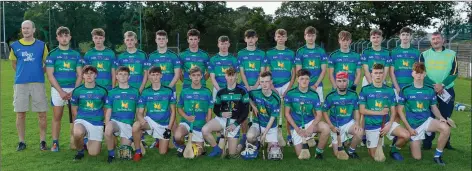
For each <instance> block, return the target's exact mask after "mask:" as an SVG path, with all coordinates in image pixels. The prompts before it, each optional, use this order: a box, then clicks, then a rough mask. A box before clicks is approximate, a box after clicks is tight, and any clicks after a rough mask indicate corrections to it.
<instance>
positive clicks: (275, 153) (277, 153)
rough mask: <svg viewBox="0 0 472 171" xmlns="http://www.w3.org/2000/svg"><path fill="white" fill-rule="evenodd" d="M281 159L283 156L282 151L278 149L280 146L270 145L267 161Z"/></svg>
mask: <svg viewBox="0 0 472 171" xmlns="http://www.w3.org/2000/svg"><path fill="white" fill-rule="evenodd" d="M283 157H284V156H283V153H282V149H281V148H280V146H279V145H278V144H277V143H273V144H271V145H270V148H269V155H268V157H267V158H268V159H269V160H282V159H283Z"/></svg>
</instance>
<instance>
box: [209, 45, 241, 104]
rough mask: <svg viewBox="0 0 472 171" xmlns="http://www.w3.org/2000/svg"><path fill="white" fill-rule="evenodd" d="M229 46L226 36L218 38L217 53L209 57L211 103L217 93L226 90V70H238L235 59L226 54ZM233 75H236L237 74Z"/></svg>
mask: <svg viewBox="0 0 472 171" xmlns="http://www.w3.org/2000/svg"><path fill="white" fill-rule="evenodd" d="M229 46H230V43H229V38H228V36H220V37H219V38H218V49H219V52H218V53H217V54H216V55H215V56H213V57H211V59H210V63H209V65H208V70H209V71H210V79H211V83H212V84H213V101H215V99H216V94H217V92H218V91H220V90H221V89H224V88H226V85H227V82H226V79H225V77H226V70H227V69H228V68H234V69H236V71H238V69H239V68H238V61H237V59H236V57H234V56H233V55H231V54H230V53H228V48H229ZM235 74H236V75H237V72H236V73H235ZM236 78H237V77H236ZM235 83H236V80H235Z"/></svg>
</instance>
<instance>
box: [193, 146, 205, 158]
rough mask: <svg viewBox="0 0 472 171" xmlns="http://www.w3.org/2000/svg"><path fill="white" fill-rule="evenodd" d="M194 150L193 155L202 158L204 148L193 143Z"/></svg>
mask: <svg viewBox="0 0 472 171" xmlns="http://www.w3.org/2000/svg"><path fill="white" fill-rule="evenodd" d="M192 150H193V154H194V155H195V156H200V155H201V154H202V152H203V148H202V146H200V145H198V144H195V143H192Z"/></svg>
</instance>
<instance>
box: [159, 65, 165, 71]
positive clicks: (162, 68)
mask: <svg viewBox="0 0 472 171" xmlns="http://www.w3.org/2000/svg"><path fill="white" fill-rule="evenodd" d="M159 67H160V68H161V70H162V71H166V70H167V67H166V66H165V65H159Z"/></svg>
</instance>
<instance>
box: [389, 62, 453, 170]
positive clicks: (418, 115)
mask: <svg viewBox="0 0 472 171" xmlns="http://www.w3.org/2000/svg"><path fill="white" fill-rule="evenodd" d="M411 75H412V76H413V84H410V85H407V86H405V87H404V88H402V89H401V91H400V93H399V96H400V99H399V104H400V105H399V111H398V113H399V115H400V118H401V119H402V121H403V123H404V124H405V127H406V128H407V129H408V132H409V133H410V134H411V138H410V139H411V140H410V141H411V143H410V149H411V155H412V156H413V158H414V159H417V160H420V159H421V141H422V140H423V139H425V134H431V133H432V132H439V133H440V135H439V138H438V145H437V148H436V152H435V153H434V157H433V160H434V162H436V163H437V164H439V165H445V163H444V162H443V161H442V158H441V156H442V152H443V150H444V147H445V146H446V143H447V140H448V138H449V134H450V128H449V126H448V125H447V121H446V119H444V117H442V116H441V113H440V111H439V109H438V107H437V106H436V104H437V99H436V93H435V91H434V88H433V87H429V86H427V85H424V78H425V76H426V72H425V65H424V63H415V64H413V72H412V74H411ZM403 108H405V112H406V117H405V113H404V112H403ZM431 112H432V113H433V114H434V116H436V118H438V119H433V118H431V117H430V113H431Z"/></svg>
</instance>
